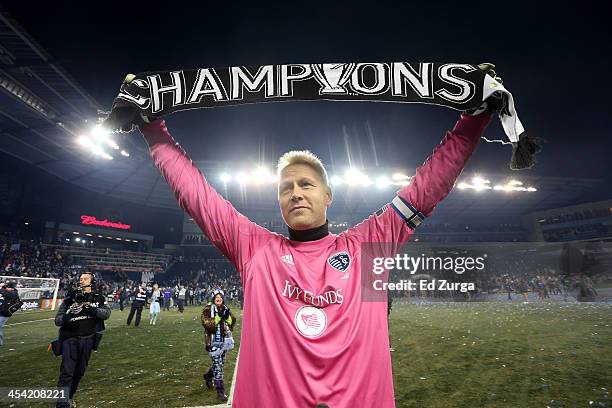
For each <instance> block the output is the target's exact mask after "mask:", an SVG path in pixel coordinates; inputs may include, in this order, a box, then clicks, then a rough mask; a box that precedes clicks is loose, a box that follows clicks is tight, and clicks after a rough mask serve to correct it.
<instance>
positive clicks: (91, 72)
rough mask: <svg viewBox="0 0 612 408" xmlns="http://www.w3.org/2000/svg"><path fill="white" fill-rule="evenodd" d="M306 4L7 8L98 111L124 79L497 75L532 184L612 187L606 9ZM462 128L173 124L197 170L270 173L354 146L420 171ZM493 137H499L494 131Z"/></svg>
mask: <svg viewBox="0 0 612 408" xmlns="http://www.w3.org/2000/svg"><path fill="white" fill-rule="evenodd" d="M302 3H303V4H307V5H305V6H303V7H293V8H290V7H288V6H285V5H275V6H274V7H265V6H263V5H262V4H261V3H255V2H251V3H249V5H248V6H241V5H240V4H239V3H238V2H229V1H225V2H223V1H217V2H203V1H200V2H198V4H200V6H199V7H183V6H180V4H181V3H180V2H168V3H167V5H166V6H165V7H156V6H155V4H157V3H154V2H150V3H148V4H147V3H145V4H143V5H137V4H136V3H134V2H123V3H119V4H118V5H113V4H111V3H108V2H103V3H99V4H93V3H92V4H91V5H87V6H84V7H69V5H65V4H61V3H60V2H30V4H28V3H27V2H19V3H17V2H13V4H10V3H9V4H5V5H4V7H5V8H6V10H7V11H8V12H9V13H10V14H11V15H12V16H13V17H14V18H15V19H16V20H17V22H18V23H20V24H21V25H22V26H23V27H24V28H25V29H26V30H27V32H29V33H30V35H31V36H32V37H34V38H35V39H36V40H37V41H38V42H39V43H40V44H41V45H42V46H43V48H45V49H46V50H47V51H48V52H49V53H50V54H51V55H52V57H54V58H55V59H57V60H58V61H59V63H60V65H62V66H63V67H64V68H65V69H66V70H67V71H68V72H69V73H70V74H72V75H73V76H74V77H75V78H76V79H77V80H78V82H79V83H80V84H81V85H82V86H83V87H84V88H85V89H86V90H87V91H89V93H90V94H91V95H93V96H94V98H96V99H97V100H98V101H99V103H100V104H101V105H102V106H104V107H110V104H111V102H112V99H113V97H114V96H115V94H116V93H117V89H118V86H119V84H120V82H121V80H122V78H123V76H124V75H125V74H126V73H128V72H133V73H137V72H140V71H149V70H169V69H186V68H199V67H226V66H230V65H246V66H249V65H262V64H278V63H309V62H350V61H357V62H378V61H390V62H391V61H414V62H419V61H434V62H467V63H479V62H484V61H490V62H494V63H495V64H497V66H498V73H499V74H500V75H501V76H502V77H503V78H504V84H505V85H506V87H507V88H508V89H509V90H510V91H511V92H513V94H514V95H515V98H516V103H517V109H518V112H519V114H520V117H521V120H522V121H523V123H524V125H525V127H526V129H527V130H528V131H529V132H530V133H532V134H534V135H537V136H541V137H543V138H545V139H547V140H548V141H549V143H548V144H547V145H546V147H545V150H544V152H543V153H542V154H540V155H539V156H538V161H539V163H538V164H537V165H536V167H535V168H533V169H532V170H528V171H526V172H525V173H524V174H536V175H547V176H564V177H589V178H600V179H604V180H605V181H606V182H607V183H608V184H610V179H611V177H610V175H609V174H610V172H611V170H612V164H611V162H612V160H611V158H610V153H611V152H612V148H611V147H612V141H611V137H612V132H611V130H612V125H611V123H610V112H612V109H611V108H612V103H611V102H610V93H611V92H612V86H611V80H610V68H609V67H610V62H611V57H610V45H609V44H610V40H611V38H610V37H611V36H610V28H609V21H608V20H609V19H608V16H609V15H610V13H609V10H607V9H604V8H600V7H598V6H587V5H588V4H590V3H591V2H574V4H573V5H567V4H565V3H563V2H555V3H549V4H546V5H544V4H541V3H540V2H536V1H531V2H527V3H518V2H492V1H489V2H483V3H476V2H470V1H464V2H456V1H455V2H452V3H450V4H452V6H448V5H445V4H444V3H442V2H435V5H433V6H429V7H422V6H415V5H413V4H412V3H414V2H402V4H400V3H399V2H398V4H396V5H394V4H392V3H380V2H373V1H370V2H367V3H364V4H362V5H355V4H353V3H348V2H347V3H346V4H344V5H341V4H340V3H338V2H332V1H328V2H322V3H320V4H315V3H313V2H302ZM404 3H405V4H404ZM432 3H434V2H432ZM34 4H35V7H34V6H33V5H34ZM74 4H79V3H74ZM80 4H84V3H80ZM593 4H594V2H593ZM125 5H129V7H127V8H126V7H125ZM601 7H603V6H601ZM456 118H457V113H456V112H454V111H451V110H449V109H445V108H440V107H434V106H418V105H400V104H374V103H367V102H363V103H355V102H352V103H348V102H296V103H283V104H280V103H278V104H264V105H255V106H242V107H233V108H218V109H208V110H198V111H190V112H182V113H178V114H175V115H172V116H171V117H170V118H169V119H168V122H169V128H170V130H171V131H172V132H173V134H174V135H175V137H176V138H177V139H178V140H179V141H180V142H181V143H182V144H183V145H184V146H185V147H186V149H187V151H188V152H189V153H190V155H191V156H192V158H194V159H195V160H206V159H218V160H232V161H235V160H250V161H258V160H261V159H263V160H265V161H267V162H268V163H273V162H274V161H275V160H276V159H277V157H278V156H279V155H280V154H282V153H283V152H284V151H286V150H290V149H296V148H300V149H301V148H308V149H311V150H313V151H314V152H315V153H317V154H319V155H320V156H321V157H322V159H323V160H324V162H326V163H328V164H331V163H333V164H335V165H336V166H343V165H345V164H347V154H346V149H345V143H344V138H345V137H346V138H347V140H348V144H349V146H350V150H351V152H352V155H353V159H354V160H355V161H356V163H357V164H362V165H364V166H366V167H373V166H375V165H377V164H378V166H381V167H389V168H391V167H394V166H400V167H407V168H414V167H415V166H417V165H419V164H420V163H421V162H422V161H423V160H424V159H425V157H426V156H427V154H428V153H429V152H430V151H431V150H432V148H433V147H434V146H435V145H436V144H437V143H438V142H439V140H440V139H441V138H442V136H443V133H444V131H445V130H447V129H449V128H450V127H451V126H452V125H453V123H454V121H455V119H456ZM368 129H370V130H371V132H372V135H373V136H374V147H373V146H372V143H371V142H370V139H369V138H368V132H369V131H368ZM487 136H488V137H490V138H497V139H500V138H504V137H505V136H504V134H503V131H502V129H501V126H500V125H499V123H498V122H494V123H493V124H492V125H491V127H490V128H489V130H488V132H487ZM374 150H375V151H376V154H374ZM509 158H510V148H509V147H508V146H501V145H499V144H487V143H482V144H481V145H480V147H479V149H478V151H477V153H476V154H475V156H474V157H473V159H472V161H471V163H470V165H469V170H474V171H476V170H478V171H485V172H487V171H490V172H501V173H509V172H510V170H508V160H509Z"/></svg>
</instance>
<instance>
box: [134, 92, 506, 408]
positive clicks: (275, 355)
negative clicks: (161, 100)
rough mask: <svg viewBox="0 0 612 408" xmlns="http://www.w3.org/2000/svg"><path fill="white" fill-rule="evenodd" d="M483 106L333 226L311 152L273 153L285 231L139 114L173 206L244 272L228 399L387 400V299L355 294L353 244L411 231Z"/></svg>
mask: <svg viewBox="0 0 612 408" xmlns="http://www.w3.org/2000/svg"><path fill="white" fill-rule="evenodd" d="M485 104H486V102H485ZM493 110H494V109H488V110H487V111H485V112H483V113H479V114H477V113H472V115H468V114H462V115H461V118H460V119H459V121H458V122H457V123H456V125H455V127H454V128H453V130H451V131H449V132H447V134H446V135H445V137H444V139H443V140H442V142H441V143H440V144H439V145H438V146H437V148H436V149H435V151H434V152H433V154H432V155H431V156H430V157H429V158H428V159H427V160H426V161H425V163H424V164H423V165H422V166H421V167H419V168H418V169H417V170H416V174H415V176H414V177H413V178H412V180H411V182H410V184H408V185H407V186H405V187H403V188H402V189H401V190H400V191H398V192H397V194H396V195H395V196H394V197H390V198H391V200H390V202H389V204H388V205H386V206H384V207H383V208H382V209H380V210H379V211H377V212H376V213H375V214H372V215H371V216H370V217H369V218H367V219H366V220H364V221H363V222H362V223H360V224H358V225H356V226H355V227H353V228H350V229H348V230H347V231H345V232H343V233H341V234H339V235H335V234H331V233H329V231H328V225H327V216H326V212H327V208H328V207H329V206H330V205H331V203H332V191H331V189H330V187H329V182H328V178H327V173H326V171H325V168H324V167H323V165H322V163H321V162H320V160H319V159H318V158H317V157H316V156H315V155H313V154H312V153H310V152H307V151H293V152H289V153H286V154H285V155H283V156H282V157H281V159H280V160H279V166H278V176H279V182H278V183H279V184H278V200H279V205H280V210H281V213H282V216H283V219H284V220H285V222H286V223H287V225H288V227H289V233H288V237H285V236H283V235H280V234H277V233H273V232H270V231H268V230H267V229H265V228H263V227H261V226H259V225H257V224H255V223H254V222H252V221H250V220H249V219H247V218H246V217H245V216H244V215H242V214H240V213H239V212H238V211H237V210H236V209H235V208H234V207H233V206H232V204H230V203H229V202H228V201H226V200H225V199H224V198H223V197H222V196H221V195H219V194H218V193H217V192H216V191H215V190H214V189H213V188H212V186H211V185H210V184H209V183H208V182H207V181H206V179H205V178H204V176H203V175H202V174H201V173H200V171H199V170H198V169H197V168H196V167H195V166H194V165H193V163H192V161H191V160H190V158H189V156H188V155H187V154H186V153H185V151H184V150H183V149H182V148H181V147H180V145H179V144H178V143H177V142H176V141H175V140H174V139H173V138H172V136H171V135H170V133H169V132H168V129H167V128H166V125H165V122H164V121H163V120H153V121H150V122H149V123H144V124H143V123H141V124H140V130H141V132H142V134H143V135H144V138H145V140H146V141H147V143H148V144H149V147H150V151H151V156H152V158H153V161H154V162H155V165H156V166H157V167H158V168H159V170H160V172H161V173H162V175H163V177H164V178H165V179H166V181H167V182H168V184H169V185H170V187H171V189H172V191H173V192H174V195H175V197H176V199H177V201H178V203H179V205H180V206H181V207H182V208H183V209H184V210H185V211H186V212H187V213H189V215H190V216H191V217H192V218H193V219H194V221H195V222H196V223H197V224H198V225H199V227H200V228H201V229H202V231H203V232H204V233H205V234H206V235H207V236H208V238H209V239H210V241H211V242H212V243H213V244H214V245H216V246H217V247H218V248H219V249H220V250H221V252H223V254H224V255H225V256H227V258H228V259H229V260H230V261H231V262H232V263H233V264H234V266H235V267H236V269H237V270H238V271H239V273H240V276H241V278H242V284H243V287H244V316H243V323H242V335H241V342H240V346H241V347H240V358H239V364H238V368H237V374H236V379H235V392H234V396H233V404H232V405H233V406H234V407H238V408H243V407H289V408H291V407H296V408H301V407H308V408H310V407H326V406H327V407H331V408H343V407H384V408H387V407H394V406H395V401H394V394H393V380H392V373H391V356H390V354H389V338H388V327H387V302H386V298H385V301H382V302H364V301H363V299H362V291H363V285H362V283H363V282H362V275H361V265H360V263H361V254H362V244H365V243H390V244H392V246H393V248H394V249H397V248H399V246H401V245H402V244H403V243H405V242H406V241H407V240H408V239H409V238H410V236H411V235H412V233H413V231H414V229H415V228H416V227H417V226H418V225H419V223H420V222H421V221H422V220H423V219H424V217H426V216H429V215H431V213H432V212H433V210H434V208H435V206H436V205H437V204H438V203H439V202H440V201H441V200H442V199H443V198H444V197H446V196H447V195H448V193H449V192H450V191H451V189H452V188H453V185H454V183H455V180H456V179H457V177H458V176H459V174H460V173H461V171H462V169H463V168H464V167H465V165H466V163H467V161H468V159H469V157H470V156H471V154H472V152H473V151H474V149H475V148H476V145H477V144H478V141H479V139H480V137H481V136H482V134H483V132H484V130H485V128H486V126H487V125H488V123H489V121H490V116H489V115H490V113H491V112H492V111H493Z"/></svg>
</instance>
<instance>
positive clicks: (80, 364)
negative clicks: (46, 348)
mask: <svg viewBox="0 0 612 408" xmlns="http://www.w3.org/2000/svg"><path fill="white" fill-rule="evenodd" d="M94 283H95V278H94V276H93V274H92V273H91V272H83V273H82V274H81V276H80V278H79V284H78V286H76V287H73V288H72V289H71V290H70V292H69V293H68V296H67V297H66V299H65V300H64V303H62V305H61V306H60V307H59V310H58V311H57V315H56V316H55V325H56V326H60V330H59V339H58V342H59V347H60V350H59V353H60V354H61V355H62V364H61V366H60V376H59V380H58V381H57V386H58V388H60V387H66V388H68V389H69V393H68V396H69V398H70V401H69V402H62V401H58V402H57V407H71V406H74V402H73V397H74V394H75V393H76V390H77V387H78V386H79V381H81V378H83V375H84V374H85V369H86V368H87V363H88V362H89V357H90V356H91V352H92V350H97V349H98V344H99V342H100V340H101V337H102V334H101V333H102V332H103V331H104V320H106V319H108V318H109V317H110V315H111V310H110V308H109V306H108V303H107V302H106V299H105V298H104V296H102V295H100V294H98V293H94V292H93V289H92V287H93V284H94ZM56 354H57V353H56Z"/></svg>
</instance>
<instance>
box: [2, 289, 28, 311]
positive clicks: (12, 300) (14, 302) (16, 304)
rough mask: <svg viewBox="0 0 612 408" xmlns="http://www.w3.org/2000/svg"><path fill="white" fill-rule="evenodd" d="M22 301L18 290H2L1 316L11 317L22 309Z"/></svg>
mask: <svg viewBox="0 0 612 408" xmlns="http://www.w3.org/2000/svg"><path fill="white" fill-rule="evenodd" d="M21 304H23V303H22V302H21V300H20V299H19V293H18V292H17V290H16V289H13V290H8V289H7V288H2V289H0V316H4V317H11V316H12V315H13V313H15V312H16V311H17V310H19V308H20V307H21Z"/></svg>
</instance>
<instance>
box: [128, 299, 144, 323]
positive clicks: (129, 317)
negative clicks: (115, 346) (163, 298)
mask: <svg viewBox="0 0 612 408" xmlns="http://www.w3.org/2000/svg"><path fill="white" fill-rule="evenodd" d="M134 312H136V321H135V322H134V326H136V327H138V325H139V324H140V316H141V315H142V306H140V307H138V306H134V304H133V303H132V308H131V309H130V314H129V315H128V319H127V324H128V326H129V325H130V323H132V317H134Z"/></svg>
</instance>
